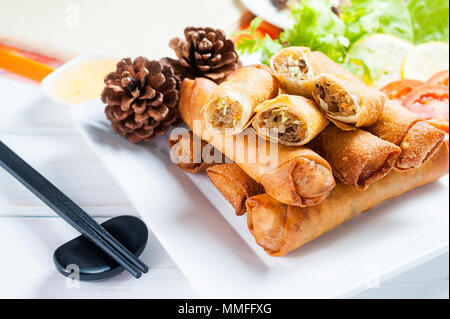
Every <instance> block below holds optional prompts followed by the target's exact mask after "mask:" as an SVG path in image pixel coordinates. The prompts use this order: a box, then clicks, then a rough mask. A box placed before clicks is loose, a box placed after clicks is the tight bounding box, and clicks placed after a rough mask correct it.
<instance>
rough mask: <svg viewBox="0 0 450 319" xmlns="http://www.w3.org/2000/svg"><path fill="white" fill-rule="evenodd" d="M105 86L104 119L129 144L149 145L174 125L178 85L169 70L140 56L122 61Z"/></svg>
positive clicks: (172, 72)
mask: <svg viewBox="0 0 450 319" xmlns="http://www.w3.org/2000/svg"><path fill="white" fill-rule="evenodd" d="M105 84H106V87H105V88H104V90H103V92H102V96H101V97H102V101H103V103H106V104H107V106H106V108H105V113H106V117H107V118H108V119H109V120H110V121H111V124H112V127H113V128H114V130H115V131H116V132H117V133H118V134H120V135H123V136H125V137H127V138H128V140H129V141H130V142H132V143H139V142H142V141H146V142H149V141H151V140H152V139H153V138H154V137H155V135H164V134H165V133H166V132H167V130H168V128H169V126H170V125H171V124H174V123H175V122H177V120H178V109H177V105H178V100H179V87H180V82H179V80H178V78H177V77H176V76H175V75H174V71H173V69H172V67H170V66H168V65H163V64H162V63H161V62H158V61H149V60H148V59H146V58H144V57H139V58H136V59H135V60H134V61H131V59H130V58H126V59H122V60H121V61H119V63H117V69H116V71H115V72H111V73H110V74H108V75H107V76H106V77H105Z"/></svg>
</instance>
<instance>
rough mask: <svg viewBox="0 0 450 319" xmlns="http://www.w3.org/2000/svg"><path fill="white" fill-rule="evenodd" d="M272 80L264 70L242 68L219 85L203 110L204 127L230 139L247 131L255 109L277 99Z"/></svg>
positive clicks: (268, 72)
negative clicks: (226, 135) (267, 101)
mask: <svg viewBox="0 0 450 319" xmlns="http://www.w3.org/2000/svg"><path fill="white" fill-rule="evenodd" d="M277 94H278V83H277V80H276V78H275V77H274V76H273V75H272V73H271V72H270V69H269V68H267V67H265V66H252V67H244V68H241V69H240V70H239V71H237V72H236V73H235V74H233V75H231V76H230V77H229V78H228V79H227V80H226V81H225V82H223V83H221V84H220V85H219V86H218V87H217V88H216V89H215V90H214V92H213V94H212V95H211V98H210V101H209V102H208V103H207V105H206V106H205V108H204V110H203V116H204V119H205V124H206V126H207V127H208V128H209V129H212V130H214V131H215V132H220V133H226V134H229V135H234V134H238V133H240V132H242V131H243V130H244V129H246V128H247V127H248V125H249V124H250V121H251V119H252V117H253V115H254V109H255V107H256V106H257V105H258V104H260V103H261V102H263V101H265V100H269V99H272V98H274V97H275V96H277Z"/></svg>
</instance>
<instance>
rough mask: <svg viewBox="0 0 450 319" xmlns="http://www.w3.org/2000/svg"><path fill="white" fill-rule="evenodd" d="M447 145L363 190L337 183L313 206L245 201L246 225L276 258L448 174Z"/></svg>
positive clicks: (263, 197)
mask: <svg viewBox="0 0 450 319" xmlns="http://www.w3.org/2000/svg"><path fill="white" fill-rule="evenodd" d="M448 161H449V153H448V146H447V144H442V146H441V147H440V148H439V150H438V152H437V153H435V155H434V156H433V157H432V159H430V160H429V161H428V162H427V163H425V164H424V165H423V166H422V167H420V168H418V169H415V170H410V171H407V172H400V171H396V170H393V171H392V172H391V173H390V174H389V175H388V176H386V177H385V178H383V179H382V180H380V181H378V182H377V183H375V184H373V185H372V187H370V188H369V189H368V190H366V191H360V190H358V189H356V188H354V187H350V186H347V185H345V184H343V183H338V185H337V186H336V188H335V189H334V191H333V192H332V193H331V195H330V196H329V197H328V198H327V199H326V200H324V201H323V202H322V203H320V204H319V205H317V206H314V207H305V208H300V207H296V206H289V205H285V204H282V203H280V202H278V201H277V200H275V199H273V198H272V197H270V196H269V195H267V194H261V195H257V196H254V197H251V198H249V199H248V200H247V224H248V228H249V230H250V232H251V233H252V234H253V236H254V237H255V240H256V242H257V243H258V245H260V246H261V247H263V248H264V250H265V251H266V252H267V254H269V255H271V256H274V257H280V256H284V255H286V254H287V253H289V252H291V251H292V250H294V249H297V248H299V247H301V246H303V245H304V244H306V243H307V242H309V241H311V240H313V239H315V238H317V237H319V236H321V235H323V234H324V233H326V232H328V231H330V230H332V229H334V228H336V227H338V226H339V225H341V224H343V223H344V222H346V221H348V220H350V219H352V218H353V217H356V216H357V215H359V214H360V213H362V212H365V211H367V210H369V209H371V208H373V207H375V206H377V205H379V204H380V203H382V202H384V201H386V200H388V199H391V198H394V197H397V196H400V195H402V194H404V193H406V192H408V191H410V190H412V189H414V188H416V187H419V186H422V185H425V184H428V183H431V182H433V181H435V180H437V179H439V178H440V177H442V176H444V175H446V174H448V169H449V168H448Z"/></svg>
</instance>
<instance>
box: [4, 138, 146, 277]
mask: <svg viewBox="0 0 450 319" xmlns="http://www.w3.org/2000/svg"><path fill="white" fill-rule="evenodd" d="M0 166H2V167H3V168H4V169H6V171H8V172H9V173H10V174H11V175H12V176H14V177H15V178H16V179H17V180H18V181H20V182H21V183H22V184H23V185H24V186H25V187H27V188H28V189H29V190H30V191H31V192H32V193H33V194H35V195H36V196H37V197H38V198H39V199H41V200H42V201H43V202H44V203H45V204H46V205H47V206H49V207H50V208H51V209H53V210H54V211H55V212H56V213H57V214H58V215H59V216H61V217H62V218H63V219H64V220H65V221H66V222H68V223H69V224H70V225H71V226H72V227H74V228H75V229H76V230H77V231H79V232H80V233H81V234H82V235H84V236H85V237H86V238H87V239H89V240H90V241H91V242H92V243H94V244H95V245H96V246H97V247H99V248H100V249H102V250H103V251H104V252H105V253H106V254H107V255H108V256H109V257H111V258H112V259H113V260H114V261H116V262H117V263H118V264H119V265H121V266H122V267H123V268H124V269H126V270H127V271H128V272H129V273H130V274H132V275H133V276H134V277H135V278H140V277H141V276H142V273H147V272H148V267H147V266H146V265H145V264H144V263H143V262H142V261H140V260H139V259H138V258H137V257H136V256H135V255H133V254H132V253H131V252H130V251H129V250H128V249H127V248H125V247H124V246H123V245H122V244H121V243H120V242H118V241H117V240H116V239H115V238H114V237H113V236H112V235H111V234H110V233H108V232H107V231H106V230H105V229H104V228H103V227H102V226H101V225H99V224H98V223H97V222H96V221H95V220H94V219H93V218H92V217H91V216H89V215H88V214H87V213H86V212H85V211H84V210H82V209H81V208H80V207H79V206H78V205H76V204H75V203H74V202H73V201H72V200H71V199H69V198H68V197H67V196H66V195H64V194H63V193H62V192H61V191H60V190H58V189H57V188H56V187H55V186H54V185H53V184H51V183H50V182H49V181H48V180H47V179H45V178H44V177H43V176H42V175H41V174H39V173H38V172H37V171H36V170H35V169H33V168H32V167H31V166H30V165H28V164H27V163H26V162H25V161H24V160H22V159H21V158H20V157H19V156H18V155H17V154H15V153H14V152H13V151H12V150H11V149H9V148H8V147H7V146H6V145H5V144H3V143H2V142H1V141H0Z"/></svg>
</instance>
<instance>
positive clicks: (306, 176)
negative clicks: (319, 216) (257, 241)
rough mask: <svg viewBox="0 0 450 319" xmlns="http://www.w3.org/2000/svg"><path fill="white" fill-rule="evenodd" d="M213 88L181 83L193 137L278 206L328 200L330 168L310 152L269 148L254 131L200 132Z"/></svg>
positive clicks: (201, 81) (202, 81) (185, 116)
mask: <svg viewBox="0 0 450 319" xmlns="http://www.w3.org/2000/svg"><path fill="white" fill-rule="evenodd" d="M214 88H215V84H214V83H211V81H209V80H207V79H196V80H189V79H185V80H184V81H183V85H182V88H181V95H180V103H179V110H180V114H181V117H182V118H183V120H184V121H185V122H186V124H187V125H188V126H189V127H190V128H191V129H192V130H193V131H194V134H196V135H197V136H201V137H202V139H204V140H206V141H207V142H209V143H211V144H212V145H213V146H214V147H215V148H216V149H218V150H219V151H221V152H222V153H223V154H224V155H226V156H227V157H228V158H230V159H231V160H232V161H233V162H235V163H236V164H237V165H239V167H241V168H242V169H243V170H244V171H245V173H246V174H248V175H249V176H250V177H251V178H253V179H254V180H255V181H256V182H258V183H260V184H262V185H263V187H264V189H265V190H266V192H267V193H269V194H271V196H273V197H274V198H276V199H277V200H279V201H280V202H283V203H287V204H291V205H297V206H310V205H317V204H318V203H320V202H321V201H322V200H324V199H325V198H326V197H327V196H328V194H329V193H330V192H331V191H332V189H333V188H334V186H335V181H334V177H333V174H332V171H331V167H330V165H329V164H328V162H327V161H326V160H324V159H323V158H322V157H321V156H319V155H318V154H317V153H315V152H313V151H312V150H310V149H308V148H305V147H289V146H285V145H275V144H272V143H270V142H268V141H266V140H264V139H262V138H259V137H258V136H256V134H255V132H254V130H247V131H246V132H245V133H242V134H239V135H225V134H220V133H219V134H218V133H214V132H210V131H209V130H208V129H205V128H204V127H203V128H202V126H201V125H199V124H200V123H201V120H200V119H201V116H200V115H201V109H202V106H203V105H204V104H205V103H207V101H209V99H210V96H211V94H212V92H213V91H214ZM195 120H198V121H195ZM197 126H198V127H197Z"/></svg>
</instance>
